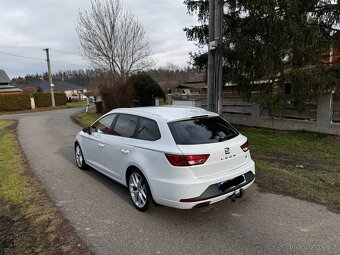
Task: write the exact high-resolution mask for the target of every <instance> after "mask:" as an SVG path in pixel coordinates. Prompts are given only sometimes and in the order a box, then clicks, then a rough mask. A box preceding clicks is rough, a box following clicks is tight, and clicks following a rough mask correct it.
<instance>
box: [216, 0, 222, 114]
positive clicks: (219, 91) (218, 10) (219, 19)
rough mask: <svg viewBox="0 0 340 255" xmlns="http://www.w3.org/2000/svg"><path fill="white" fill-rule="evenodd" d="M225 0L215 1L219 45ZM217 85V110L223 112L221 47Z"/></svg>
mask: <svg viewBox="0 0 340 255" xmlns="http://www.w3.org/2000/svg"><path fill="white" fill-rule="evenodd" d="M223 13H224V12H223V1H222V0H216V3H215V40H216V42H217V46H221V45H222V42H223ZM215 63H216V64H215V87H216V108H215V109H216V112H217V113H218V114H220V115H221V114H222V106H223V104H222V100H223V98H222V94H223V79H222V75H223V56H222V52H221V49H220V48H218V49H217V51H216V52H215Z"/></svg>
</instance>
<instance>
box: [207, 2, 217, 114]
mask: <svg viewBox="0 0 340 255" xmlns="http://www.w3.org/2000/svg"><path fill="white" fill-rule="evenodd" d="M214 27H215V0H209V45H208V111H212V112H214V111H215V96H214V92H215V52H214V49H215V47H214V46H215V45H214V39H215V38H214V37H215V36H214V34H215V29H214Z"/></svg>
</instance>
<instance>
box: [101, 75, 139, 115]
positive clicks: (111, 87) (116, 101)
mask: <svg viewBox="0 0 340 255" xmlns="http://www.w3.org/2000/svg"><path fill="white" fill-rule="evenodd" d="M98 88H99V93H100V95H101V98H102V101H103V109H102V110H103V113H104V112H109V111H110V110H112V109H115V108H119V107H131V106H132V105H133V94H134V91H133V88H132V86H131V84H130V83H128V82H126V81H123V80H122V79H120V78H111V79H107V80H105V81H103V82H102V84H101V85H99V86H98ZM97 110H98V109H97Z"/></svg>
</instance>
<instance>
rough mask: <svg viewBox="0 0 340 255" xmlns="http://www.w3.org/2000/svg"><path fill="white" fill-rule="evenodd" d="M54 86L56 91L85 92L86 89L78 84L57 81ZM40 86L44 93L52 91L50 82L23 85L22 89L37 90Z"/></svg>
mask: <svg viewBox="0 0 340 255" xmlns="http://www.w3.org/2000/svg"><path fill="white" fill-rule="evenodd" d="M53 84H54V91H65V90H83V89H85V88H84V87H82V86H79V85H76V84H73V83H69V82H63V81H55V82H53ZM39 86H40V88H41V89H42V90H43V91H44V92H48V91H50V84H49V83H48V81H35V82H32V83H28V84H25V85H22V86H21V87H22V88H23V89H25V88H27V87H33V88H37V87H39Z"/></svg>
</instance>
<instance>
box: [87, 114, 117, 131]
mask: <svg viewBox="0 0 340 255" xmlns="http://www.w3.org/2000/svg"><path fill="white" fill-rule="evenodd" d="M115 117H116V114H110V115H107V116H105V117H104V118H101V119H100V120H98V121H97V122H95V123H94V124H93V125H92V127H91V130H92V132H97V133H100V134H112V131H111V125H112V122H113V120H114V119H115Z"/></svg>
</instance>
